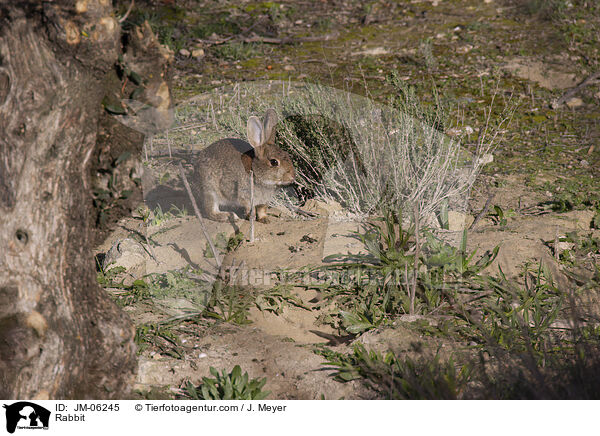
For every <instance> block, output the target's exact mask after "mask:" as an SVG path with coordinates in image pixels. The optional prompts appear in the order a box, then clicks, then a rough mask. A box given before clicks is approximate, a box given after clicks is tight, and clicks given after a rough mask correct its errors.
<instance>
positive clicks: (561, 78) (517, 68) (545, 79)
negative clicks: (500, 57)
mask: <svg viewBox="0 0 600 436" xmlns="http://www.w3.org/2000/svg"><path fill="white" fill-rule="evenodd" d="M503 68H504V69H505V70H507V71H509V72H510V73H512V74H514V75H516V76H517V77H520V78H521V79H526V80H531V81H533V82H536V83H538V84H539V85H540V86H543V87H544V88H546V89H568V88H572V87H573V86H575V85H577V78H576V76H575V74H573V73H569V72H564V71H557V70H554V69H551V68H550V67H549V66H548V65H546V64H544V63H543V62H537V61H533V62H532V61H531V60H529V59H524V58H515V59H511V60H509V61H508V62H507V64H506V65H504V67H503Z"/></svg>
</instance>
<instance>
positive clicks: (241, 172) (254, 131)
mask: <svg viewBox="0 0 600 436" xmlns="http://www.w3.org/2000/svg"><path fill="white" fill-rule="evenodd" d="M277 121H278V120H277V113H276V112H275V111H274V110H273V109H268V110H267V112H266V114H265V117H264V119H263V121H262V122H261V121H260V119H259V118H257V117H255V116H251V117H250V118H248V123H247V135H248V141H249V142H246V141H243V140H241V139H236V138H226V139H221V140H219V141H217V142H214V143H212V144H211V145H209V146H208V147H207V148H205V149H204V150H202V151H201V152H200V153H199V154H198V157H197V159H196V161H195V163H194V177H193V179H192V180H193V188H192V190H193V192H194V196H195V197H196V199H197V200H198V202H199V208H200V211H201V213H202V215H203V216H204V217H206V218H208V219H210V220H213V221H231V220H235V219H242V218H248V217H249V214H250V171H251V170H252V171H253V172H254V205H255V206H256V218H257V220H258V221H259V222H262V223H268V219H267V205H268V203H269V201H270V200H271V199H272V198H273V195H274V194H275V192H276V191H277V189H278V188H279V187H281V186H286V185H290V184H292V183H293V182H294V179H295V177H296V173H295V170H294V166H293V164H292V160H291V158H290V156H289V154H288V153H286V152H285V151H283V150H281V149H280V148H279V147H277V146H276V145H275V126H276V125H277Z"/></svg>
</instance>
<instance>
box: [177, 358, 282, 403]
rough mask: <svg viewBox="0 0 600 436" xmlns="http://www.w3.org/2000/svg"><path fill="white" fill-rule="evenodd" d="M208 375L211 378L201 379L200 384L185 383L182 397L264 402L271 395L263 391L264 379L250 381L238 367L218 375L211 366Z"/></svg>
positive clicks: (265, 380)
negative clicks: (210, 375)
mask: <svg viewBox="0 0 600 436" xmlns="http://www.w3.org/2000/svg"><path fill="white" fill-rule="evenodd" d="M210 373H211V374H212V375H213V377H212V378H211V377H202V384H200V386H197V387H196V386H194V385H193V384H192V383H191V382H189V381H188V382H187V383H186V384H185V387H184V396H185V397H187V398H189V399H192V400H264V399H265V398H267V397H268V396H269V394H270V393H271V392H270V391H263V390H262V388H263V387H264V386H265V384H266V383H267V379H266V378H262V379H257V378H253V379H250V378H249V377H248V373H247V372H245V373H244V374H243V375H242V369H241V368H240V366H239V365H236V366H234V367H233V370H232V371H231V372H230V373H227V372H226V371H225V370H223V371H222V373H219V371H217V370H216V369H215V368H213V367H212V366H211V367H210Z"/></svg>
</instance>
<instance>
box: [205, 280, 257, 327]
mask: <svg viewBox="0 0 600 436" xmlns="http://www.w3.org/2000/svg"><path fill="white" fill-rule="evenodd" d="M251 303H252V298H251V296H250V295H247V294H244V293H243V292H242V291H241V289H240V287H238V286H230V285H226V284H224V283H223V282H222V281H221V280H217V281H216V282H215V283H214V284H213V289H212V297H211V299H210V302H209V304H208V306H207V308H206V309H205V311H204V316H206V317H209V318H214V319H218V320H220V321H225V322H232V323H235V324H240V325H243V324H250V323H251V321H250V320H249V319H248V310H249V309H250V305H251Z"/></svg>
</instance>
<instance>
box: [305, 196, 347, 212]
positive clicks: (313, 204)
mask: <svg viewBox="0 0 600 436" xmlns="http://www.w3.org/2000/svg"><path fill="white" fill-rule="evenodd" d="M302 209H303V210H305V211H307V212H316V213H318V214H325V215H331V214H332V213H334V212H339V211H341V210H342V205H341V204H339V203H338V202H337V201H333V200H329V201H327V202H324V201H321V200H315V199H314V198H311V199H310V200H308V201H307V202H306V203H304V206H302Z"/></svg>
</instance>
